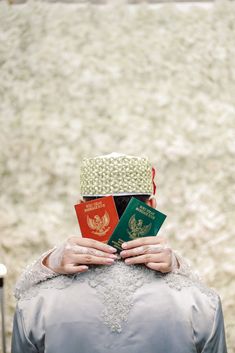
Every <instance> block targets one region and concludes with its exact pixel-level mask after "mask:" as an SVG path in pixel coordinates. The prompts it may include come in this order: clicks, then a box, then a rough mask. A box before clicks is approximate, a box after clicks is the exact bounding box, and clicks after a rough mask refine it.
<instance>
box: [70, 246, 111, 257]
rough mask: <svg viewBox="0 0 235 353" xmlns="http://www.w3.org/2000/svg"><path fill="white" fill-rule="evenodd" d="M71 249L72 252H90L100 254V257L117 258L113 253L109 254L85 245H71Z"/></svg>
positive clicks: (95, 254)
mask: <svg viewBox="0 0 235 353" xmlns="http://www.w3.org/2000/svg"><path fill="white" fill-rule="evenodd" d="M71 250H72V251H73V253H74V254H90V255H94V256H100V257H110V258H112V259H116V258H117V255H115V254H110V253H107V252H104V251H101V250H97V249H94V248H88V247H86V246H80V245H73V246H71Z"/></svg>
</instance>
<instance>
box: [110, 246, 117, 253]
mask: <svg viewBox="0 0 235 353" xmlns="http://www.w3.org/2000/svg"><path fill="white" fill-rule="evenodd" d="M109 250H110V251H112V252H117V249H115V248H113V247H112V246H110V247H109Z"/></svg>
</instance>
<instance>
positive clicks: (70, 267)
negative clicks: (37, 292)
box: [60, 264, 89, 275]
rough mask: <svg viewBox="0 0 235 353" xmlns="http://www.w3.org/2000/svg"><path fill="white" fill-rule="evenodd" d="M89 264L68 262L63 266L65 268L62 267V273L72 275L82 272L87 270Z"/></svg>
mask: <svg viewBox="0 0 235 353" xmlns="http://www.w3.org/2000/svg"><path fill="white" fill-rule="evenodd" d="M88 268H89V267H88V266H85V265H74V264H67V265H65V266H64V267H63V269H61V272H60V273H62V274H66V275H72V274H75V273H82V272H86V271H87V270H88Z"/></svg>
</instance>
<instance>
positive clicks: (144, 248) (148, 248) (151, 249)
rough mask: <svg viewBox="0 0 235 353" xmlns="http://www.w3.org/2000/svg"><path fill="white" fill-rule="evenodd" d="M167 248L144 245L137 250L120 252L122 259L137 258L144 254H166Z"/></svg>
mask: <svg viewBox="0 0 235 353" xmlns="http://www.w3.org/2000/svg"><path fill="white" fill-rule="evenodd" d="M164 251H165V248H164V246H162V245H161V244H155V245H153V244H151V245H143V246H138V247H137V248H132V249H130V250H123V251H121V252H120V255H121V257H122V258H126V257H131V256H137V255H142V254H150V253H151V254H156V253H159V252H164Z"/></svg>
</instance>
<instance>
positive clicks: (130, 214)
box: [75, 196, 166, 252]
mask: <svg viewBox="0 0 235 353" xmlns="http://www.w3.org/2000/svg"><path fill="white" fill-rule="evenodd" d="M75 210H76V214H77V218H78V222H79V225H80V229H81V233H82V236H83V237H86V238H93V239H95V240H99V241H101V242H107V243H108V244H109V245H111V246H113V247H114V248H116V249H117V251H118V252H120V251H122V250H123V249H122V243H124V242H127V241H129V240H133V239H137V238H140V237H148V236H153V235H157V233H158V231H159V229H160V228H161V226H162V224H163V222H164V220H165V219H166V215H165V214H163V213H161V212H159V211H157V210H155V209H154V208H152V207H150V206H148V205H146V204H145V203H144V202H142V201H139V200H138V199H136V198H134V197H132V199H131V201H130V202H129V204H128V206H127V207H126V209H125V211H124V213H123V214H122V216H121V218H120V219H119V218H118V213H117V210H116V206H115V202H114V198H113V196H106V197H102V198H99V199H95V200H92V201H88V202H85V203H82V204H78V205H75Z"/></svg>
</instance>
